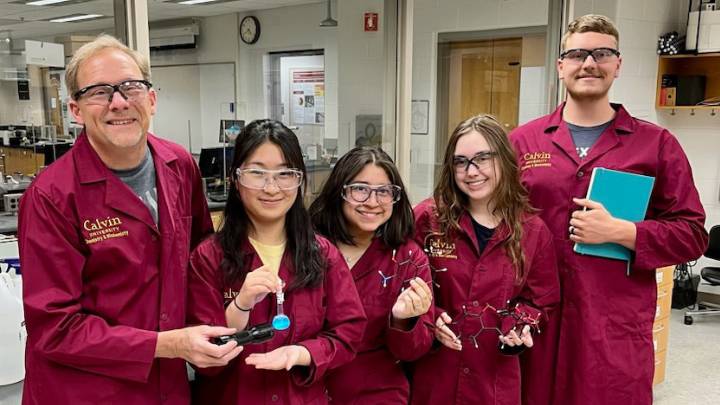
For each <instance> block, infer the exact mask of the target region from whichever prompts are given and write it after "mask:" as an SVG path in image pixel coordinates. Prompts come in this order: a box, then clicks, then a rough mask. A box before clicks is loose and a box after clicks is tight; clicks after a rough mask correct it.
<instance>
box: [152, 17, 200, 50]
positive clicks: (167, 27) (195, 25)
mask: <svg viewBox="0 0 720 405" xmlns="http://www.w3.org/2000/svg"><path fill="white" fill-rule="evenodd" d="M198 35H200V22H199V21H198V20H196V19H182V20H165V21H157V22H154V23H151V24H150V50H153V51H160V50H167V49H188V48H195V46H196V39H197V36H198Z"/></svg>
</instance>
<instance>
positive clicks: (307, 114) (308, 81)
mask: <svg viewBox="0 0 720 405" xmlns="http://www.w3.org/2000/svg"><path fill="white" fill-rule="evenodd" d="M290 104H291V107H290V122H291V124H292V125H323V124H324V123H325V71H324V70H323V69H290Z"/></svg>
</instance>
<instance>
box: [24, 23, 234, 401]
mask: <svg viewBox="0 0 720 405" xmlns="http://www.w3.org/2000/svg"><path fill="white" fill-rule="evenodd" d="M66 82H67V86H68V90H69V91H68V93H69V94H71V95H72V98H71V100H70V101H69V107H70V111H71V113H72V115H73V117H74V118H75V120H76V121H77V122H78V123H80V124H82V125H83V126H84V131H83V133H82V134H81V135H80V136H79V137H78V139H77V141H76V143H75V145H74V146H73V148H72V149H71V150H70V152H69V153H67V154H66V155H64V156H63V157H62V158H61V159H59V160H58V161H57V162H55V163H54V164H52V165H51V166H50V167H48V168H47V170H45V171H44V172H43V173H41V174H40V175H39V176H38V178H37V179H36V180H35V181H34V182H33V184H32V185H31V187H30V188H28V190H27V191H26V192H25V194H24V196H23V198H22V201H21V206H20V219H19V230H18V236H19V246H20V260H21V261H22V264H23V278H24V279H25V280H24V291H23V299H24V305H25V317H26V322H27V330H28V340H27V349H26V369H27V376H26V379H25V385H24V392H23V404H48V403H57V404H116V403H117V404H119V403H128V404H135V405H137V404H156V403H160V402H163V403H170V404H187V403H189V401H190V395H189V385H188V381H187V372H186V367H185V361H189V362H192V363H194V364H196V365H197V366H200V367H210V366H221V365H225V364H227V362H228V361H229V360H231V359H232V358H234V357H235V356H237V355H238V354H239V352H240V350H241V349H242V348H239V347H236V344H235V343H228V344H226V345H223V346H216V345H214V344H212V343H211V342H210V341H209V340H210V339H211V338H213V337H216V336H220V335H225V334H229V333H233V332H234V329H229V328H221V327H210V326H195V327H189V328H183V326H184V325H185V304H186V303H185V297H186V291H185V289H186V285H187V281H186V271H187V270H186V269H187V263H188V256H189V252H190V249H191V248H193V247H195V246H196V245H197V244H198V243H199V242H200V241H201V239H202V238H203V237H204V236H206V235H208V234H209V233H210V232H212V224H211V222H210V216H209V213H208V208H207V203H206V201H205V197H204V195H203V192H202V183H201V178H200V173H199V171H198V168H197V166H196V165H195V163H194V161H193V159H192V156H190V154H189V153H188V152H187V151H186V150H184V149H183V148H181V147H180V146H178V145H176V144H173V143H171V142H168V141H165V140H162V139H160V138H158V137H156V136H154V135H152V134H149V133H148V127H149V125H150V118H151V116H152V115H153V114H154V113H155V107H156V102H157V96H156V94H155V91H154V90H153V89H152V85H151V83H150V71H149V63H148V60H147V59H146V58H144V57H143V56H142V55H140V54H139V53H137V52H135V51H133V50H131V49H129V48H128V47H126V46H125V45H123V44H121V43H120V42H119V41H117V40H116V39H115V38H112V37H110V36H105V35H104V36H100V37H98V38H97V39H95V40H94V41H92V42H90V43H89V44H86V45H85V46H83V47H82V48H80V49H79V50H78V51H77V52H76V53H75V55H74V56H73V58H72V60H71V61H70V63H69V64H68V66H67V70H66Z"/></svg>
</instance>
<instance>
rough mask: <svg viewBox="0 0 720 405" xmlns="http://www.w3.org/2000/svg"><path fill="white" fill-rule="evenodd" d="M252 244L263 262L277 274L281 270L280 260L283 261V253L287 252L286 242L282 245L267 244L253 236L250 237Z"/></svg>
mask: <svg viewBox="0 0 720 405" xmlns="http://www.w3.org/2000/svg"><path fill="white" fill-rule="evenodd" d="M248 239H249V240H250V244H251V245H252V246H253V247H254V248H255V251H256V252H257V253H258V256H260V260H262V262H263V264H264V265H266V266H268V268H270V271H272V272H273V273H275V274H278V272H279V271H280V262H281V261H282V257H283V253H285V242H283V243H282V244H280V245H266V244H264V243H260V242H258V241H256V240H255V239H253V238H248Z"/></svg>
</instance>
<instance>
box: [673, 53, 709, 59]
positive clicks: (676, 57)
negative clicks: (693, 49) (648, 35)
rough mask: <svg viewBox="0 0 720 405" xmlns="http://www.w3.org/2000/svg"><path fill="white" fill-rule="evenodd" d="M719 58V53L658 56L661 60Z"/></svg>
mask: <svg viewBox="0 0 720 405" xmlns="http://www.w3.org/2000/svg"><path fill="white" fill-rule="evenodd" d="M719 56H720V52H708V53H699V54H697V55H695V54H692V53H685V54H677V55H660V58H661V59H683V58H717V57H719Z"/></svg>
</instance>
